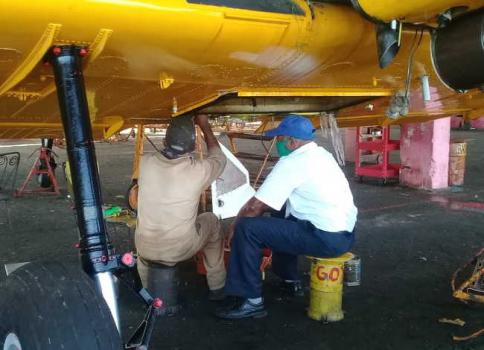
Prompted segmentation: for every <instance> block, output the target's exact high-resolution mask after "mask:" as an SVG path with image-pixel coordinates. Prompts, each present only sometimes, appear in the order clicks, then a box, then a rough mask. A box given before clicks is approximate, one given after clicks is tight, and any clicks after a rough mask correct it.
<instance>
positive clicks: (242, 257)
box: [225, 217, 354, 298]
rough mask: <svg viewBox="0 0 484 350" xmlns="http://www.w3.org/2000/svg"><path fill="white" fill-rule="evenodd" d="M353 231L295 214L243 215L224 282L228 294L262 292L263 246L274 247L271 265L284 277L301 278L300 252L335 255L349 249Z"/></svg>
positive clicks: (253, 295)
mask: <svg viewBox="0 0 484 350" xmlns="http://www.w3.org/2000/svg"><path fill="white" fill-rule="evenodd" d="M353 241H354V234H353V233H352V232H339V233H332V232H326V231H322V230H319V229H317V228H316V227H314V225H313V224H311V223H310V222H309V221H302V220H297V219H296V218H294V217H290V218H288V219H281V218H275V217H271V218H269V217H253V218H248V217H244V218H240V220H239V222H238V223H237V225H236V227H235V232H234V238H233V240H232V250H231V253H230V261H229V266H228V271H227V280H226V282H225V292H226V294H227V295H233V296H239V297H244V298H257V297H260V296H262V276H261V272H260V270H259V268H260V264H261V259H262V249H263V248H270V249H272V269H273V271H274V272H275V273H276V274H277V275H278V276H279V277H281V278H282V279H285V280H298V279H299V275H298V268H297V259H298V255H310V256H315V257H333V256H338V255H341V254H343V253H345V252H347V251H348V250H350V248H351V246H352V245H353Z"/></svg>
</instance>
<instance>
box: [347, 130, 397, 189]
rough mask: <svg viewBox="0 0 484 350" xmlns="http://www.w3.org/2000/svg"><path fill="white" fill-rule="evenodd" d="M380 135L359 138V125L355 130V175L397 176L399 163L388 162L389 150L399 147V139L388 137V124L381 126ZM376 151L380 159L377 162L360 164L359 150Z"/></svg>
mask: <svg viewBox="0 0 484 350" xmlns="http://www.w3.org/2000/svg"><path fill="white" fill-rule="evenodd" d="M381 130H382V135H381V137H377V138H373V139H362V138H361V127H358V128H357V130H356V154H355V174H356V176H369V177H376V178H382V179H384V180H386V179H388V178H394V177H398V176H399V172H400V164H390V160H389V158H390V152H392V151H397V150H399V149H400V140H392V139H391V138H390V126H384V127H381ZM362 151H366V152H370V153H373V152H377V153H379V154H381V156H382V161H381V162H380V163H378V164H371V165H362V164H361V152H362Z"/></svg>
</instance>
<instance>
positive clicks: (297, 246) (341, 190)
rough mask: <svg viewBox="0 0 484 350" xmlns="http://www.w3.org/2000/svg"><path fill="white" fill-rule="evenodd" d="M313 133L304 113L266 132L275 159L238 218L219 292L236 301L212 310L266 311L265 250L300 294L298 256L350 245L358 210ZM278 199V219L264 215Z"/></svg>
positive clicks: (239, 314) (222, 313)
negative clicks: (273, 138) (273, 142)
mask: <svg viewBox="0 0 484 350" xmlns="http://www.w3.org/2000/svg"><path fill="white" fill-rule="evenodd" d="M314 131H315V130H314V129H313V126H312V124H311V122H310V121H309V120H308V119H306V118H304V117H302V116H299V115H289V116H287V117H286V118H284V120H283V121H282V122H281V124H280V125H279V126H278V127H277V128H275V129H272V130H269V131H267V132H266V135H267V136H277V150H278V153H279V155H280V156H281V159H280V160H279V161H278V163H277V164H276V166H275V167H274V169H273V170H272V172H271V173H270V174H269V176H268V177H267V178H266V180H265V181H264V183H263V184H262V186H261V187H260V188H259V190H258V191H257V193H256V194H255V196H254V197H253V198H251V199H250V200H249V201H248V202H247V203H246V204H245V205H244V207H243V208H242V209H241V210H240V212H239V214H238V216H237V218H236V221H235V226H234V227H235V229H234V232H233V235H234V236H233V239H232V240H231V241H232V249H231V256H230V262H229V267H228V272H227V280H226V283H225V293H226V294H227V295H231V296H236V297H239V298H241V299H242V300H241V302H240V303H239V304H236V305H234V306H232V307H230V308H226V309H221V310H218V311H217V316H219V317H221V318H226V319H239V318H246V317H264V316H265V315H266V314H267V311H266V310H265V308H264V302H263V299H262V278H261V272H260V270H259V266H260V260H261V255H262V249H263V248H270V249H272V251H273V261H272V263H273V270H274V272H275V273H276V274H277V275H278V276H279V277H281V278H282V280H283V281H285V282H287V284H289V285H292V290H293V291H294V292H295V293H298V292H302V289H301V285H300V280H299V276H298V270H297V259H298V255H311V256H316V257H333V256H338V255H341V254H343V253H345V252H347V251H348V250H349V249H350V248H351V246H352V244H353V241H354V233H353V231H354V227H355V223H356V216H357V209H356V207H355V205H354V204H353V196H352V194H351V190H350V188H349V185H348V181H347V180H346V178H345V176H344V174H343V172H342V170H341V169H340V167H339V166H338V164H337V163H336V161H335V159H334V158H333V156H332V155H331V153H329V152H328V151H326V150H325V149H324V148H322V147H318V146H317V144H316V143H314V142H313V141H312V140H313V134H314ZM284 205H285V210H284V212H282V213H280V215H279V217H262V215H263V214H264V213H265V212H269V211H281V209H283V208H284ZM229 240H230V239H229Z"/></svg>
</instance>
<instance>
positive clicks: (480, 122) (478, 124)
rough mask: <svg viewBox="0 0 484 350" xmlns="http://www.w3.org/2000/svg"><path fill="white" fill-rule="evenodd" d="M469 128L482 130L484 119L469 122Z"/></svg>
mask: <svg viewBox="0 0 484 350" xmlns="http://www.w3.org/2000/svg"><path fill="white" fill-rule="evenodd" d="M471 128H474V129H484V117H480V118H479V119H474V120H471Z"/></svg>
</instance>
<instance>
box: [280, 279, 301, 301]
mask: <svg viewBox="0 0 484 350" xmlns="http://www.w3.org/2000/svg"><path fill="white" fill-rule="evenodd" d="M280 287H281V290H282V291H283V293H284V294H286V295H288V296H290V297H294V298H300V297H303V296H304V288H303V286H302V283H301V281H282V282H281V284H280Z"/></svg>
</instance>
